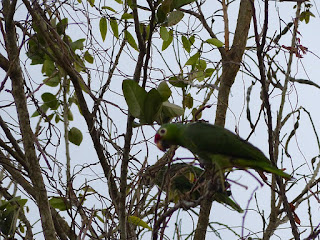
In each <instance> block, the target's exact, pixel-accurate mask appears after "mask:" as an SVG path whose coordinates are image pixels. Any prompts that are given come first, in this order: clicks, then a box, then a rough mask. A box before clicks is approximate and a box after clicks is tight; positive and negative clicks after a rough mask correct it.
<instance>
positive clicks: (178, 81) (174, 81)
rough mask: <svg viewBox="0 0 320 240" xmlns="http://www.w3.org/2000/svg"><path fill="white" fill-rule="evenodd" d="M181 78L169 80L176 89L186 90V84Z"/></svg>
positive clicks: (175, 77) (174, 77)
mask: <svg viewBox="0 0 320 240" xmlns="http://www.w3.org/2000/svg"><path fill="white" fill-rule="evenodd" d="M180 77H181V76H178V77H177V76H173V77H170V78H169V83H170V84H171V85H172V86H175V87H180V88H184V87H186V86H187V84H186V83H184V81H183V80H181V79H180Z"/></svg>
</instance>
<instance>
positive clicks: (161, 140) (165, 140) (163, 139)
mask: <svg viewBox="0 0 320 240" xmlns="http://www.w3.org/2000/svg"><path fill="white" fill-rule="evenodd" d="M154 142H155V144H156V145H157V147H158V148H159V149H160V150H161V151H166V150H167V149H168V148H170V146H171V145H177V144H178V142H177V125H176V124H172V123H171V124H170V123H168V124H164V125H162V126H161V127H160V128H159V130H158V131H157V133H156V135H155V136H154Z"/></svg>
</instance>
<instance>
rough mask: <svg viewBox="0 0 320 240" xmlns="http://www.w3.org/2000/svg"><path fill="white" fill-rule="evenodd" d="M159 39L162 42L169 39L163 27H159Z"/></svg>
mask: <svg viewBox="0 0 320 240" xmlns="http://www.w3.org/2000/svg"><path fill="white" fill-rule="evenodd" d="M160 37H161V38H162V40H163V41H168V39H169V37H170V35H169V32H168V30H167V28H166V27H164V26H161V27H160Z"/></svg>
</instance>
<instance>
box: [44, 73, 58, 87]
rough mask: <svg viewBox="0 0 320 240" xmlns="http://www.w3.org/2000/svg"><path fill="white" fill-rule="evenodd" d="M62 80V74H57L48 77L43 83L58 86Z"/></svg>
mask: <svg viewBox="0 0 320 240" xmlns="http://www.w3.org/2000/svg"><path fill="white" fill-rule="evenodd" d="M60 82H61V78H60V76H59V75H58V74H57V75H55V76H54V77H48V78H45V79H44V80H43V83H44V84H45V85H47V86H49V87H56V86H58V85H59V83H60Z"/></svg>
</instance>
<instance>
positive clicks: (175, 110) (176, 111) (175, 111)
mask: <svg viewBox="0 0 320 240" xmlns="http://www.w3.org/2000/svg"><path fill="white" fill-rule="evenodd" d="M162 110H163V112H164V113H165V114H166V115H167V116H169V117H171V118H173V117H179V116H181V115H183V113H184V109H183V108H182V107H180V106H178V105H176V104H173V103H170V102H168V101H166V102H164V103H162Z"/></svg>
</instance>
